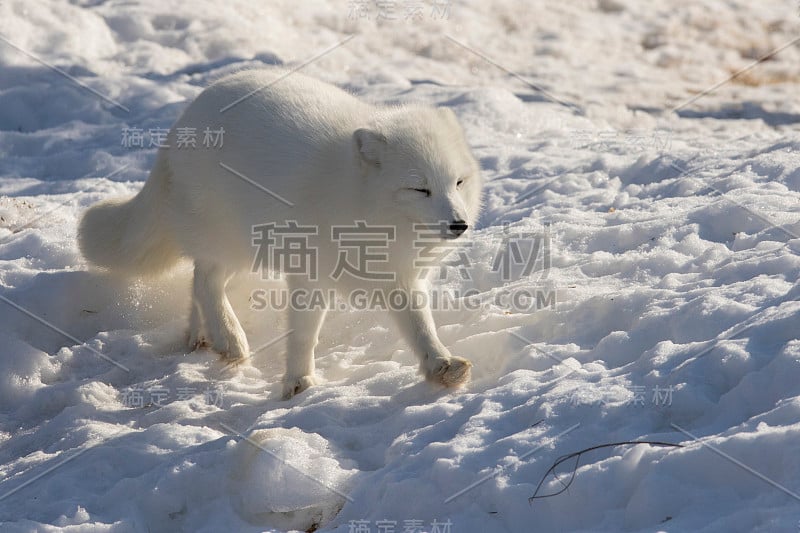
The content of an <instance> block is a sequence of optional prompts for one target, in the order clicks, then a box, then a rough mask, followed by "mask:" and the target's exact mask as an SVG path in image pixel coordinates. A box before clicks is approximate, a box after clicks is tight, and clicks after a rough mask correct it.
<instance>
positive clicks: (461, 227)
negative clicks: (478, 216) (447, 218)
mask: <svg viewBox="0 0 800 533" xmlns="http://www.w3.org/2000/svg"><path fill="white" fill-rule="evenodd" d="M467 228H469V226H468V225H467V223H466V222H465V221H463V220H455V221H453V223H452V224H450V233H452V234H453V235H455V236H456V237H458V236H460V235H461V234H462V233H464V232H465V231H467Z"/></svg>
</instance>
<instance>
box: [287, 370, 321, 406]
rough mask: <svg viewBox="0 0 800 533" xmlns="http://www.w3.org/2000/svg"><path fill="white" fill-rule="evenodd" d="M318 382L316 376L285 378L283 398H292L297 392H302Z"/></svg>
mask: <svg viewBox="0 0 800 533" xmlns="http://www.w3.org/2000/svg"><path fill="white" fill-rule="evenodd" d="M316 384H317V382H316V380H315V379H314V376H300V377H299V378H289V377H287V378H284V379H283V399H284V400H290V399H291V398H292V397H293V396H295V395H296V394H300V393H301V392H303V391H304V390H306V389H307V388H309V387H313V386H314V385H316Z"/></svg>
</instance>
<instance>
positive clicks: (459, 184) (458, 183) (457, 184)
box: [456, 178, 464, 187]
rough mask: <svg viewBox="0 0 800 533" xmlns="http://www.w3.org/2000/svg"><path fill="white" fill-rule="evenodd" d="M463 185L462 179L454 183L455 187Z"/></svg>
mask: <svg viewBox="0 0 800 533" xmlns="http://www.w3.org/2000/svg"><path fill="white" fill-rule="evenodd" d="M463 184H464V179H463V178H462V179H460V180H458V181H457V182H456V187H461V186H462V185H463Z"/></svg>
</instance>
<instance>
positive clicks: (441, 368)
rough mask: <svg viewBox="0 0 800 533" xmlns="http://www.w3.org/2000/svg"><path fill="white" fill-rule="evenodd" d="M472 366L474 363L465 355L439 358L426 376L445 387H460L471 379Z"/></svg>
mask: <svg viewBox="0 0 800 533" xmlns="http://www.w3.org/2000/svg"><path fill="white" fill-rule="evenodd" d="M471 368H472V363H470V362H469V361H467V360H466V359H464V358H463V357H450V358H448V359H439V360H437V361H434V363H433V364H432V365H431V366H430V367H429V369H428V371H427V372H426V373H425V377H426V378H427V379H428V381H432V382H434V383H439V384H440V385H444V386H445V387H460V386H461V385H463V384H465V383H466V382H467V381H469V377H470V369H471Z"/></svg>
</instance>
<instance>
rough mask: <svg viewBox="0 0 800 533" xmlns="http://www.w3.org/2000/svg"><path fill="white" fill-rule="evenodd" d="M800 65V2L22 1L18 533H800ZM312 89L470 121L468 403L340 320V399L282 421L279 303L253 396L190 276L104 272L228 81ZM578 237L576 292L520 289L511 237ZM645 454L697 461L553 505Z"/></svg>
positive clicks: (246, 308)
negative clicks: (112, 246) (192, 309)
mask: <svg viewBox="0 0 800 533" xmlns="http://www.w3.org/2000/svg"><path fill="white" fill-rule="evenodd" d="M351 36H352V37H351ZM798 37H800V11H799V10H798V5H797V4H796V2H794V1H793V0H786V1H778V0H767V1H763V2H752V3H745V2H739V1H736V0H705V1H702V2H696V1H689V0H676V1H673V2H665V3H654V2H648V1H645V0H568V1H565V2H543V1H539V0H534V1H530V2H525V7H522V3H520V2H514V1H512V0H508V1H496V2H480V1H478V0H474V1H466V0H463V1H462V0H453V1H452V2H445V1H435V0H421V1H418V2H406V1H403V0H398V1H396V2H378V3H377V4H376V3H374V2H371V1H364V2H361V1H355V0H353V1H345V0H339V1H333V0H331V1H325V2H323V1H314V2H303V3H300V2H293V1H288V0H280V1H274V2H269V3H267V2H244V1H231V2H213V1H210V0H192V1H188V0H171V1H155V0H145V1H142V2H128V1H122V0H109V1H103V0H99V1H98V0H75V1H72V2H64V1H57V0H54V1H48V0H37V1H35V2H30V1H24V0H17V1H14V0H4V1H2V2H0V529H2V531H4V532H5V531H10V532H17V531H20V532H21V531H56V530H64V531H75V532H82V531H92V532H101V531H115V532H117V531H119V532H123V531H125V532H127V531H136V532H140V531H141V532H147V531H150V532H160V531H208V532H211V531H262V530H268V529H277V530H286V529H291V528H298V529H302V530H306V529H313V528H319V529H321V530H326V531H340V532H347V531H359V532H361V533H363V532H366V531H385V532H388V531H398V532H400V531H411V530H416V531H431V532H432V531H439V532H444V531H449V532H453V533H455V532H457V533H462V532H471V531H475V532H484V531H620V530H625V531H658V530H664V531H726V532H727V531H798V530H800V338H799V337H798V322H799V321H800V303H798V301H797V300H798V299H800V285H798V284H797V278H798V274H799V273H800V258H798V252H800V202H799V200H800V133H799V132H798V129H797V124H798V122H800V101H798V98H797V94H798V88H800V74H799V72H800V71H798V64H800V45H797V44H795V43H793V40H794V39H797V38H798ZM346 39H349V40H347V41H346V42H344V43H343V41H344V40H346ZM326 51H327V53H325V54H324V55H321V54H323V52H326ZM772 52H775V53H772ZM761 58H764V61H762V62H760V63H759V64H756V65H754V64H753V63H754V62H755V61H757V60H758V59H761ZM305 63H308V64H307V65H305V66H304V72H307V73H309V74H312V75H315V76H318V77H320V78H322V79H324V80H326V81H330V82H333V83H337V84H340V85H342V86H344V87H346V88H348V89H349V90H351V91H353V92H355V93H358V94H359V95H361V96H363V97H364V98H366V99H369V100H373V101H376V102H386V103H403V102H424V103H427V104H432V105H444V106H449V107H451V108H452V109H453V110H454V111H455V112H456V113H457V114H458V116H459V118H460V119H461V121H462V123H463V124H464V127H465V129H466V131H467V136H468V139H469V141H470V143H471V145H472V147H473V149H474V153H475V155H476V157H478V158H479V159H480V162H481V165H482V168H483V170H484V173H485V176H486V179H487V182H488V183H487V187H486V196H485V198H486V209H485V212H484V215H483V217H482V220H481V223H480V227H479V228H478V230H477V231H476V232H475V233H474V234H473V237H472V245H471V246H469V247H467V248H465V250H466V253H467V257H468V259H469V261H470V264H471V269H470V272H471V274H472V275H471V279H469V280H464V279H462V278H461V276H460V275H459V273H458V271H457V269H456V267H452V268H449V269H448V271H447V272H446V274H447V277H446V279H444V280H440V281H437V286H438V289H439V290H440V291H441V290H452V291H455V290H461V291H464V290H467V289H472V290H474V291H477V292H479V293H480V295H481V299H482V300H484V301H486V302H487V304H486V305H483V306H479V307H470V308H464V307H463V306H462V308H461V309H458V310H450V311H447V310H442V311H439V312H437V313H436V318H437V321H438V324H439V333H440V335H441V337H442V340H443V341H444V343H445V344H446V345H447V346H448V347H450V349H451V351H453V353H455V354H458V355H462V356H465V357H468V358H470V359H471V360H472V361H473V363H474V368H473V381H472V383H471V384H470V385H469V386H468V387H467V388H466V389H464V390H460V391H457V392H452V393H448V392H446V391H441V390H437V389H435V388H433V387H431V386H430V385H428V384H425V383H422V382H421V381H420V377H419V376H418V375H417V373H416V364H415V361H414V356H413V354H411V353H410V351H409V350H408V349H407V347H406V345H405V344H404V343H403V342H402V341H401V340H400V339H399V338H398V334H397V332H396V331H395V330H394V329H393V328H392V327H391V324H390V323H389V321H388V320H387V318H386V317H385V316H384V315H383V314H382V313H377V312H372V311H353V312H334V313H333V314H332V316H330V317H329V319H328V321H327V322H326V324H325V326H324V328H323V331H322V334H321V344H320V347H319V349H318V353H319V355H318V358H317V364H318V371H317V373H318V376H319V378H320V380H321V381H322V382H323V384H322V385H320V386H318V387H315V388H313V389H310V390H309V391H307V392H305V393H303V394H301V395H299V396H297V397H296V398H294V399H293V400H291V401H288V402H284V401H281V400H280V399H279V396H280V378H281V373H282V371H283V361H282V358H283V355H284V354H283V345H282V343H281V342H274V343H272V344H269V343H271V342H272V341H274V340H275V339H276V338H279V337H281V335H282V334H284V332H285V329H286V326H285V320H284V318H283V316H282V313H280V312H277V311H265V310H257V309H254V308H253V306H252V305H251V303H252V302H249V301H248V300H249V298H250V297H251V294H252V291H253V290H255V289H258V288H265V287H267V286H268V283H267V282H263V281H261V280H259V279H258V278H257V277H252V278H248V277H242V278H241V279H237V280H236V281H235V282H234V287H232V289H231V290H230V291H229V293H230V295H231V299H232V302H233V305H234V307H235V308H236V309H237V313H238V314H239V316H240V318H242V320H243V325H244V327H245V329H246V331H247V333H248V336H249V338H250V344H251V347H254V348H257V347H259V346H264V345H268V346H267V347H266V348H264V349H263V350H261V351H259V352H257V353H256V354H255V355H254V357H253V363H252V365H251V366H240V367H237V368H227V367H225V366H224V365H223V364H221V363H220V362H219V361H218V360H217V357H216V356H215V355H214V354H211V353H207V352H201V353H191V354H187V353H186V350H185V348H184V347H183V345H182V339H183V333H184V328H185V325H186V321H187V315H188V282H189V269H188V267H187V266H183V267H181V268H179V269H177V270H176V271H174V272H173V273H172V274H170V275H168V276H165V277H164V278H161V279H159V280H156V281H150V282H141V281H138V282H124V281H120V280H117V279H114V278H111V277H108V276H105V275H102V274H99V273H97V272H93V271H90V270H89V269H88V268H87V266H86V264H85V262H84V261H83V259H82V258H81V257H80V254H79V253H78V249H77V245H76V238H75V236H76V223H77V220H78V217H79V216H80V213H81V212H82V210H83V209H84V208H86V207H87V206H89V205H91V204H92V203H94V202H96V201H98V200H101V199H104V198H109V197H112V196H118V195H125V194H131V193H134V192H136V191H137V190H138V189H139V188H140V187H141V185H142V182H143V180H144V179H146V177H147V173H148V171H149V168H150V166H151V164H152V162H153V159H154V155H155V150H156V149H155V147H154V146H153V143H152V140H153V138H154V136H157V135H158V132H159V131H162V130H163V129H165V128H169V126H170V125H171V124H172V122H173V121H174V120H175V119H176V118H177V115H178V113H180V111H181V110H182V109H183V108H184V107H185V106H186V104H187V101H189V100H191V99H192V98H193V97H194V96H196V95H197V94H198V93H199V92H200V91H201V90H202V87H204V86H205V85H207V84H208V83H209V82H210V81H212V80H213V79H215V78H217V77H219V76H221V75H223V74H225V73H228V72H231V71H235V70H238V69H242V68H246V67H257V66H260V65H264V64H285V65H288V66H290V67H293V66H300V65H303V64H305ZM748 67H750V68H748ZM743 69H746V70H744V71H743V72H741V73H740V74H739V75H737V76H736V77H735V78H734V79H730V80H729V78H730V77H731V75H732V74H734V73H737V72H739V71H740V70H743ZM726 80H728V81H726ZM722 82H725V83H722ZM139 134H141V135H142V138H141V139H139V138H138V137H137V136H138V135H139ZM132 139H133V141H132ZM544 232H548V234H549V238H550V249H549V256H548V260H549V263H550V264H549V269H546V270H543V269H541V268H539V267H537V268H534V271H533V272H531V274H530V275H529V276H523V277H520V276H517V277H515V278H514V279H513V280H511V281H510V282H508V283H506V282H505V281H507V280H503V279H502V276H500V275H499V274H498V272H497V270H498V269H497V266H498V265H497V258H498V254H502V253H503V251H502V250H503V247H504V246H506V245H507V244H508V235H509V234H510V233H511V234H514V235H516V234H520V235H538V236H541V235H543V234H544ZM543 257H544V256H543ZM542 265H543V263H542ZM542 265H540V266H542ZM526 291H527V293H529V294H538V295H544V297H543V298H542V301H541V302H540V303H541V304H542V305H534V306H533V307H534V308H533V309H528V310H523V309H519V308H518V307H519V306H517V307H514V306H510V305H508V298H505V297H502V295H508V294H520V293H522V292H526ZM553 295H554V296H555V300H552V299H551V298H552V297H553ZM243 437H247V440H245V439H244V438H243ZM631 440H651V441H663V442H668V443H675V444H682V445H683V447H682V448H675V447H663V446H649V445H637V446H618V447H611V448H601V449H598V450H596V451H591V452H587V453H586V454H584V455H582V456H581V457H580V463H579V464H578V468H577V472H576V475H575V478H574V480H573V482H572V484H571V485H570V486H569V488H568V490H566V491H565V492H563V493H561V494H559V495H556V496H552V497H548V498H541V499H535V500H532V501H530V502H529V497H530V496H532V495H533V494H534V491H535V490H536V487H537V485H538V484H539V482H540V480H542V479H543V478H545V482H544V484H543V485H542V488H541V489H540V492H539V494H540V495H547V494H553V493H555V492H558V491H560V490H561V489H562V488H564V484H566V483H567V481H568V479H569V478H570V475H571V472H572V470H573V468H574V467H575V461H574V460H572V461H568V462H566V463H564V464H563V465H562V466H561V467H560V468H559V469H558V470H557V471H556V474H557V478H556V476H554V475H552V474H550V475H546V474H547V472H548V469H549V468H550V466H551V465H553V463H554V462H555V461H556V460H557V459H558V458H559V457H561V456H563V455H566V454H570V453H573V452H577V451H580V450H582V449H585V448H589V447H593V446H598V445H602V444H606V443H614V442H619V441H631Z"/></svg>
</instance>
